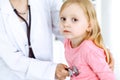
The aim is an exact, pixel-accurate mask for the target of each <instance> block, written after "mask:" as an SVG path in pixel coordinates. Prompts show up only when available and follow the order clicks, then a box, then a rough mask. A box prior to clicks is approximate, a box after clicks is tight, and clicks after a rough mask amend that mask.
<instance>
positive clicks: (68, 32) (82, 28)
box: [60, 4, 89, 39]
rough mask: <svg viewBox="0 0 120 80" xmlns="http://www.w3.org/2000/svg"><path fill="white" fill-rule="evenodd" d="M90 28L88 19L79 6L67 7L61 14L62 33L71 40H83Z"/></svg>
mask: <svg viewBox="0 0 120 80" xmlns="http://www.w3.org/2000/svg"><path fill="white" fill-rule="evenodd" d="M88 27H89V23H88V21H87V18H86V16H85V14H84V12H83V10H82V8H81V7H80V6H79V5H78V4H71V5H69V6H67V7H65V8H64V9H63V10H62V11H61V13H60V31H61V33H62V34H63V35H64V36H65V37H66V38H69V39H79V38H80V39H83V38H84V37H85V35H86V30H87V29H88Z"/></svg>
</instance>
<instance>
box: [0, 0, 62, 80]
mask: <svg viewBox="0 0 120 80" xmlns="http://www.w3.org/2000/svg"><path fill="white" fill-rule="evenodd" d="M28 1H29V5H30V7H31V15H32V16H31V17H32V21H31V46H32V48H33V52H34V55H35V57H36V59H32V58H28V41H27V35H26V31H25V30H24V29H23V27H22V26H21V22H20V21H19V19H18V16H17V15H16V14H15V13H14V11H13V8H12V6H11V4H10V2H9V0H0V60H2V61H4V62H5V65H7V66H6V68H9V69H10V70H11V71H12V72H13V73H15V75H17V76H18V77H19V79H20V80H54V77H55V76H54V75H55V69H56V64H55V63H53V62H52V59H53V54H52V47H53V46H52V32H54V33H56V34H58V33H59V32H58V30H59V29H58V28H59V27H58V25H59V24H58V15H59V8H60V6H61V4H62V1H61V0H28ZM57 37H60V36H59V34H58V36H57ZM15 75H14V76H15ZM0 76H1V75H0ZM5 80H7V79H5ZM8 80H10V79H8ZM13 80H15V79H14V78H13ZM16 80H17V79H16Z"/></svg>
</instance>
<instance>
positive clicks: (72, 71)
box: [66, 66, 80, 77]
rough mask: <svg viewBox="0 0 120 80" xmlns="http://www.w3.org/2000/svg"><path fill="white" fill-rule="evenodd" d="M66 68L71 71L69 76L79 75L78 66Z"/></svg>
mask: <svg viewBox="0 0 120 80" xmlns="http://www.w3.org/2000/svg"><path fill="white" fill-rule="evenodd" d="M66 70H67V71H68V73H69V76H71V77H72V76H78V75H79V74H80V72H79V70H78V69H77V67H76V66H72V67H70V68H66Z"/></svg>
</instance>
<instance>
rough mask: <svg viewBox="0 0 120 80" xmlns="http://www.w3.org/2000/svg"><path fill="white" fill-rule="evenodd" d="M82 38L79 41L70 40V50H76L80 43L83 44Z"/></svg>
mask: <svg viewBox="0 0 120 80" xmlns="http://www.w3.org/2000/svg"><path fill="white" fill-rule="evenodd" d="M83 40H84V39H83V38H79V39H71V40H70V44H71V47H72V48H76V47H78V46H79V45H80V44H81V43H82V42H83Z"/></svg>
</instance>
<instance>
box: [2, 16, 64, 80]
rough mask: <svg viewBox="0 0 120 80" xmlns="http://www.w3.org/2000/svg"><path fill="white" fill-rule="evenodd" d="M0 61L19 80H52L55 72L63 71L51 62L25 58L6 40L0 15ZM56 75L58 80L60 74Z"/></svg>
mask: <svg viewBox="0 0 120 80" xmlns="http://www.w3.org/2000/svg"><path fill="white" fill-rule="evenodd" d="M0 59H2V60H3V61H4V63H5V64H6V65H7V66H8V68H9V69H10V70H12V72H14V73H15V74H16V75H18V76H19V77H20V78H21V79H31V80H54V78H55V71H59V70H60V71H61V70H64V69H63V67H62V68H61V66H57V64H55V63H52V62H51V61H40V60H37V59H32V58H29V57H28V56H25V55H24V54H23V52H22V51H21V50H19V49H17V48H16V47H15V46H14V45H13V44H12V43H11V41H10V39H9V38H8V36H7V33H6V30H5V26H4V22H3V20H2V17H1V15H0ZM60 65H62V64H60ZM56 67H57V69H56ZM56 74H57V75H56V76H57V77H58V78H60V77H61V76H59V74H60V75H61V74H62V73H61V72H60V73H58V72H57V73H56Z"/></svg>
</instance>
